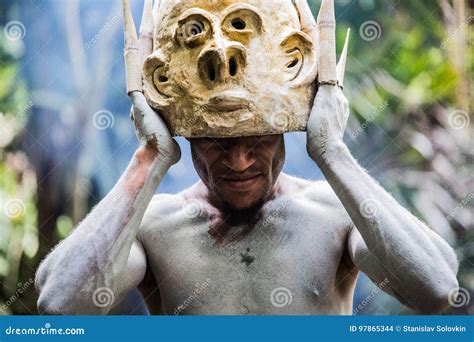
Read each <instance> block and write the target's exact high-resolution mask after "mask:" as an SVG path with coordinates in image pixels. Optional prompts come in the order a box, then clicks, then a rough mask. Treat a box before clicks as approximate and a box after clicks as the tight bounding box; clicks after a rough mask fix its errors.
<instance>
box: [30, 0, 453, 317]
mask: <svg viewBox="0 0 474 342" xmlns="http://www.w3.org/2000/svg"><path fill="white" fill-rule="evenodd" d="M323 2H327V1H323ZM148 4H150V3H149V2H148ZM296 4H297V8H298V9H299V11H300V18H301V19H302V23H303V22H306V23H311V22H313V21H314V20H310V15H311V13H310V11H309V8H308V6H307V4H306V2H305V1H296ZM323 6H324V4H323ZM303 19H304V20H303ZM126 24H127V22H126ZM306 29H307V30H308V31H310V30H311V29H312V28H311V26H308V27H306ZM145 31H146V30H145ZM311 36H314V35H313V34H311ZM132 38H133V37H132ZM145 55H146V54H145ZM322 57H324V56H322ZM326 64H328V65H329V64H330V63H326ZM320 65H321V63H320ZM326 71H327V70H326ZM329 71H330V73H329V74H331V73H332V74H333V75H332V76H331V75H329V76H328V80H332V79H336V77H335V76H334V75H335V74H336V70H332V71H331V70H329ZM132 76H133V75H132ZM132 78H133V77H132ZM332 83H334V82H332ZM136 84H138V83H136ZM338 84H342V80H340V79H339V80H338ZM130 96H131V100H132V103H133V118H134V122H135V127H136V131H137V136H138V138H139V140H140V141H141V142H142V146H141V147H140V148H139V149H138V150H137V152H136V153H135V155H134V156H133V158H132V161H131V163H130V166H129V167H128V168H127V170H126V171H125V172H124V174H123V176H122V177H121V178H120V180H119V181H118V182H117V184H116V186H115V187H114V188H113V189H112V190H111V192H110V193H109V194H108V195H107V196H106V197H105V198H104V199H103V200H102V201H101V202H100V203H99V205H98V206H97V207H96V208H94V210H93V211H92V212H91V213H90V214H89V215H88V216H87V217H86V219H84V221H83V222H82V223H81V224H79V226H78V227H77V228H76V229H75V230H74V232H73V233H72V234H71V235H70V236H69V237H68V238H67V239H66V240H65V241H63V242H62V243H61V244H60V245H59V246H58V247H56V248H55V249H54V251H53V252H52V253H51V254H50V255H49V256H48V257H47V258H46V259H45V260H44V261H43V263H42V264H41V265H40V267H39V269H38V272H37V276H36V288H37V290H38V292H39V301H38V307H39V310H40V312H41V313H47V314H105V313H107V312H108V311H109V310H110V309H111V307H113V305H114V304H117V303H119V302H120V300H121V299H122V298H124V296H125V295H126V294H127V293H128V292H129V291H130V290H132V289H133V288H135V287H137V286H139V288H140V289H141V291H142V293H143V294H144V297H145V298H146V302H147V304H148V306H149V308H150V311H151V312H152V313H166V314H229V315H231V314H350V313H351V308H352V298H353V292H354V285H355V281H356V277H357V274H358V272H359V271H362V272H364V273H365V274H367V275H368V276H369V277H370V278H371V279H372V280H373V281H374V282H375V283H376V284H379V285H380V287H382V288H383V290H384V291H386V292H388V293H389V294H391V295H393V296H395V297H396V298H397V299H399V300H400V301H401V302H402V303H404V304H406V305H407V306H409V307H411V308H413V309H415V310H418V311H420V312H423V313H436V312H439V311H442V310H444V309H445V308H446V307H447V306H448V305H449V296H450V294H451V293H453V291H454V290H456V289H457V287H458V282H457V279H456V273H457V269H458V262H457V259H456V256H455V254H454V252H453V250H452V248H451V247H450V246H449V245H448V244H447V243H446V242H445V241H444V240H443V239H442V238H441V237H440V236H438V235H437V234H436V233H434V232H433V231H432V230H431V229H429V228H428V227H427V226H426V225H425V224H424V223H422V222H420V221H419V220H418V219H417V218H416V217H414V216H413V215H411V214H410V213H409V212H408V211H407V210H406V209H404V208H403V207H402V206H400V205H399V204H398V203H397V202H396V200H395V199H394V198H393V197H391V195H390V194H389V193H387V192H386V191H385V190H384V189H383V188H382V187H381V186H380V185H379V184H377V182H376V181H375V180H373V179H372V178H371V177H370V176H369V175H368V174H367V172H366V171H365V170H363V169H362V168H361V167H360V166H359V165H358V164H357V162H356V161H355V160H354V159H353V157H352V156H351V154H350V152H349V150H348V149H347V147H346V146H345V145H344V143H343V140H342V136H343V133H344V130H345V126H346V123H347V118H348V114H349V112H348V103H347V99H346V98H345V97H344V94H343V93H342V90H341V88H339V87H338V86H337V85H334V84H331V83H330V82H328V84H321V85H320V87H319V90H318V93H317V95H316V98H315V101H314V105H313V110H312V113H311V116H310V119H309V122H308V127H307V133H308V134H307V150H308V153H309V155H310V156H311V158H312V159H313V160H314V161H315V162H316V164H317V165H318V167H319V168H320V169H321V170H322V172H323V173H324V175H325V177H326V180H327V181H324V182H310V181H305V180H301V179H297V178H294V177H290V176H287V175H284V174H282V173H281V167H282V165H283V161H284V146H283V139H282V137H281V136H278V135H276V136H266V137H260V138H259V137H249V138H233V140H227V139H226V140H209V139H192V140H190V142H191V150H192V153H193V160H194V164H195V168H196V171H197V172H198V174H199V176H200V178H201V182H200V183H198V184H196V185H195V186H193V187H191V188H190V189H188V190H186V191H184V192H182V193H179V194H176V195H156V196H154V197H153V195H154V192H155V190H156V189H157V187H158V185H159V183H160V181H161V179H162V178H163V176H164V174H165V173H166V172H167V170H168V169H169V168H170V167H171V166H172V165H173V164H174V163H176V162H177V161H178V160H179V157H180V151H179V148H178V147H177V145H176V144H175V142H174V141H173V139H172V138H171V135H170V133H169V131H168V129H167V127H166V125H165V124H164V122H163V121H162V120H161V118H160V117H159V116H157V115H156V113H155V112H154V111H153V110H152V109H151V108H150V107H149V106H148V104H147V102H146V100H145V98H144V96H143V94H142V93H141V92H140V91H139V90H138V89H131V90H130ZM229 142H231V143H229ZM374 205H375V210H374V207H373V206H374ZM104 287H107V288H108V289H109V291H112V293H113V294H114V296H113V297H114V300H113V301H111V302H110V303H108V304H110V305H108V306H105V307H102V306H98V305H96V304H97V302H96V300H95V299H96V298H94V296H95V295H96V293H97V291H98V290H101V289H102V288H104ZM275 290H278V291H281V290H283V291H284V292H285V296H286V297H285V298H287V300H286V301H284V303H285V304H287V305H281V304H282V302H281V301H280V298H281V297H280V296H279V297H276V295H275V292H274V291H275ZM272 299H273V300H272ZM290 299H291V300H290Z"/></svg>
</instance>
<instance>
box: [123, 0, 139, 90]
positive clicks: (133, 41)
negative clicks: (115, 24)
mask: <svg viewBox="0 0 474 342" xmlns="http://www.w3.org/2000/svg"><path fill="white" fill-rule="evenodd" d="M122 5H123V23H124V40H125V48H124V58H125V74H126V79H127V94H130V93H132V92H133V91H140V92H141V91H142V90H143V85H142V71H141V61H140V50H139V47H138V37H137V31H136V28H135V23H134V21H133V17H132V13H131V11H130V3H129V0H122Z"/></svg>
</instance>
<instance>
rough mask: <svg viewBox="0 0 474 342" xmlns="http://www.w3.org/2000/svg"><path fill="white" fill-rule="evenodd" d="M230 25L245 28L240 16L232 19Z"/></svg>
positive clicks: (245, 24) (245, 25) (239, 28)
mask: <svg viewBox="0 0 474 342" xmlns="http://www.w3.org/2000/svg"><path fill="white" fill-rule="evenodd" d="M231 25H232V27H233V28H235V29H236V30H245V28H246V27H247V23H246V22H245V21H244V20H243V19H241V18H234V19H232V21H231Z"/></svg>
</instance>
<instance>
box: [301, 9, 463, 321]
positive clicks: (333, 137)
mask: <svg viewBox="0 0 474 342" xmlns="http://www.w3.org/2000/svg"><path fill="white" fill-rule="evenodd" d="M295 5H296V8H297V10H298V13H299V17H300V21H301V28H302V30H303V31H305V32H306V33H307V34H309V35H310V37H312V39H313V42H314V49H316V50H315V53H316V56H317V57H318V76H317V80H316V81H317V82H318V84H319V87H318V91H317V94H316V97H315V100H314V103H313V108H312V111H311V115H310V117H309V120H308V124H307V149H308V153H309V155H310V156H311V158H312V159H313V160H314V161H315V162H316V163H317V164H318V166H319V167H320V169H321V170H322V172H323V174H324V175H325V177H326V179H327V181H328V183H329V184H330V185H331V187H332V189H333V190H334V191H335V193H336V195H337V196H338V197H339V199H340V201H341V202H342V205H343V206H344V208H345V210H346V211H347V213H348V214H349V216H350V218H351V219H352V222H353V223H354V225H355V227H354V228H353V229H352V231H351V233H350V236H349V238H348V249H349V254H350V255H351V257H352V260H353V261H354V263H355V265H356V266H357V267H358V268H359V269H360V270H362V271H363V272H364V273H366V274H367V275H368V276H369V277H370V278H371V279H372V280H373V281H374V282H375V283H377V284H379V286H380V287H382V286H381V282H384V284H383V289H384V290H386V291H387V292H389V293H391V294H393V295H394V296H395V297H397V298H398V299H399V300H400V301H401V302H403V303H404V304H406V305H408V306H409V307H411V308H413V309H415V310H418V311H422V312H430V313H431V312H438V311H442V310H443V309H445V308H446V307H447V306H448V303H449V296H450V295H451V294H453V293H455V291H456V290H457V288H458V282H457V279H456V274H457V270H458V261H457V258H456V255H455V254H454V251H453V249H452V248H451V247H450V246H449V245H448V244H447V243H446V242H445V241H444V240H443V239H442V238H441V237H440V236H438V235H437V234H436V233H434V232H433V231H432V230H431V229H429V228H428V227H427V226H426V225H425V224H424V223H422V222H421V221H420V220H418V219H417V218H416V217H414V216H413V215H412V214H410V213H409V212H408V211H407V210H406V209H405V208H403V207H402V206H401V205H400V204H398V203H397V201H396V200H395V199H394V198H393V197H392V196H391V195H390V194H389V193H387V192H386V191H385V190H384V189H383V188H382V187H381V186H380V185H379V184H378V183H377V182H376V181H375V180H374V179H372V178H371V177H370V176H369V175H368V174H367V172H366V171H365V170H364V169H362V168H361V167H360V166H359V165H358V164H357V162H356V161H355V160H354V158H353V157H352V156H351V154H350V152H349V150H348V148H347V146H346V145H345V144H344V142H343V136H344V131H345V128H346V125H347V120H348V118H349V104H348V101H347V99H346V97H345V96H344V94H343V92H342V86H343V81H344V71H345V62H346V56H347V46H348V43H347V41H348V40H347V39H346V44H345V46H344V49H343V52H342V55H341V61H340V62H339V64H337V66H336V46H335V26H336V22H335V15H334V0H323V1H322V4H321V10H320V14H319V16H318V20H317V22H316V21H315V20H314V18H313V15H312V13H311V10H310V8H309V5H308V2H307V1H306V0H295ZM348 37H349V34H348Z"/></svg>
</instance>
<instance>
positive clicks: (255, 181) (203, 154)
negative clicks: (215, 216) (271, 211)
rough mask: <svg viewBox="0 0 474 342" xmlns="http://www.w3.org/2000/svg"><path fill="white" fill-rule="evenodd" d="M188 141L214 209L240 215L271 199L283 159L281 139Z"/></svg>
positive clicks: (276, 137)
mask: <svg viewBox="0 0 474 342" xmlns="http://www.w3.org/2000/svg"><path fill="white" fill-rule="evenodd" d="M189 141H190V142H191V153H192V157H193V162H194V167H195V168H196V171H197V173H198V175H199V177H200V178H201V180H202V182H203V183H204V184H205V185H206V187H207V188H208V190H209V195H210V201H211V202H212V203H213V204H214V205H216V206H218V207H220V208H225V209H226V210H233V211H241V210H246V209H252V208H255V207H260V206H261V205H263V204H264V203H265V202H266V201H267V200H268V199H269V198H270V197H271V196H272V195H273V190H274V185H275V182H276V180H277V178H278V175H279V174H280V172H281V169H282V167H283V163H284V159H285V145H284V140H283V135H267V136H261V137H242V138H225V139H211V138H195V139H189ZM257 209H258V208H257Z"/></svg>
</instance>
